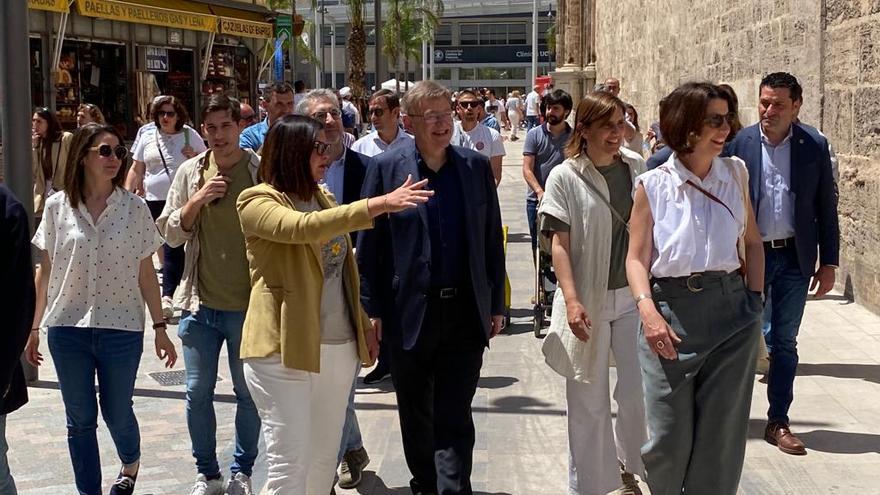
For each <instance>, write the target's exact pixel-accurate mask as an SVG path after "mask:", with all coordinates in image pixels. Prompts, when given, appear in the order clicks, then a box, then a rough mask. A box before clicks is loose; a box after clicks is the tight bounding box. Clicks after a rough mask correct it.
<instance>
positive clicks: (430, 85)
mask: <svg viewBox="0 0 880 495" xmlns="http://www.w3.org/2000/svg"><path fill="white" fill-rule="evenodd" d="M435 98H442V99H443V100H446V101H447V102H449V101H450V100H451V98H452V93H450V91H449V89H447V88H446V86H443V85H442V84H440V83H438V82H437V81H431V80H426V81H419V82H417V83H415V84H414V85H413V87H412V88H410V90H409V91H407V92H406V93H404V95H403V98H402V99H401V100H400V106H401V107H402V108H401V110H403V113H404V114H416V113H419V112H421V110H422V102H423V101H424V100H432V99H435ZM450 111H452V108H451V107H450Z"/></svg>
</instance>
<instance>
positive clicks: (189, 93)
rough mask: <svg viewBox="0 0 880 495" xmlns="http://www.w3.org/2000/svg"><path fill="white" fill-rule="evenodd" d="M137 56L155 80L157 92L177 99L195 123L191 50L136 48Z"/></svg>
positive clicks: (193, 72)
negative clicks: (157, 87)
mask: <svg viewBox="0 0 880 495" xmlns="http://www.w3.org/2000/svg"><path fill="white" fill-rule="evenodd" d="M138 56H139V57H142V58H141V60H142V61H144V63H145V64H146V65H145V67H146V70H147V71H149V72H150V73H151V74H152V75H153V77H154V78H155V79H156V84H157V85H158V86H159V92H160V93H161V94H163V95H171V96H174V97H175V98H177V99H179V100H180V101H181V102H182V103H183V106H184V107H185V108H186V111H187V113H189V117H190V119H192V120H193V121H195V118H196V116H195V112H196V105H195V102H194V98H193V91H194V88H195V87H197V86H198V85H197V84H196V83H195V74H196V69H195V65H194V61H193V56H194V54H193V52H192V50H173V49H170V48H160V47H138Z"/></svg>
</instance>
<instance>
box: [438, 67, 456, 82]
mask: <svg viewBox="0 0 880 495" xmlns="http://www.w3.org/2000/svg"><path fill="white" fill-rule="evenodd" d="M434 79H437V80H439V81H450V80H452V69H448V68H442V67H437V68H435V69H434Z"/></svg>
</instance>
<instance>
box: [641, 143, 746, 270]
mask: <svg viewBox="0 0 880 495" xmlns="http://www.w3.org/2000/svg"><path fill="white" fill-rule="evenodd" d="M745 167H746V165H745V162H743V161H742V160H740V159H739V158H736V157H732V158H715V160H714V161H713V162H712V168H711V169H710V170H709V174H708V175H707V176H706V178H705V179H703V180H700V178H699V177H697V176H696V175H694V174H693V172H691V171H690V170H688V169H687V168H685V166H684V165H683V164H682V163H681V161H679V160H678V159H677V157H676V155H675V154H674V153H673V155H672V156H671V157H670V158H669V161H667V162H666V163H664V164H663V165H661V166H659V167H657V168H656V169H654V170H651V171H649V172H646V173H644V174H642V175H641V176H639V177H638V178H637V179H636V180H637V181H638V182H639V183H641V184H643V185H644V186H645V193H646V194H647V196H648V204H649V205H650V208H651V216H652V217H653V219H654V232H653V238H654V249H653V253H652V255H651V274H652V275H653V276H655V277H684V276H688V275H690V274H692V273H700V272H705V271H724V272H731V271H734V270H737V269H738V268H739V267H740V262H739V256H738V255H737V250H736V242H737V239H738V238H739V236H740V235H741V234H742V232H743V229H745V221H746V207H745V202H744V201H745V200H744V198H743V194H742V187H741V185H740V182H739V181H738V179H737V177H744V178H746V180H748V179H747V177H748V175H747V174H748V172H747V171H746V168H745ZM735 174H742V175H735ZM688 180H691V181H692V182H693V183H694V184H696V185H698V186H700V187H702V188H703V189H706V190H707V191H709V192H710V193H712V194H713V195H715V197H717V198H718V199H720V200H721V201H723V202H724V204H726V205H727V207H728V208H730V210H731V211H732V212H733V216H731V214H730V213H729V212H728V211H727V209H725V208H724V207H723V206H721V205H720V204H718V203H716V202H715V201H713V200H711V199H709V198H708V197H707V196H706V195H705V194H703V193H702V192H700V191H699V190H698V189H697V188H695V187H693V186H691V185H690V184H688V183H687V181H688Z"/></svg>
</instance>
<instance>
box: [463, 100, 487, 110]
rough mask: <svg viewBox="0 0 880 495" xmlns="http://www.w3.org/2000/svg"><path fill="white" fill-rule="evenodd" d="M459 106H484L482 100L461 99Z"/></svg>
mask: <svg viewBox="0 0 880 495" xmlns="http://www.w3.org/2000/svg"><path fill="white" fill-rule="evenodd" d="M458 106H460V107H461V108H479V107H482V106H483V102H482V101H460V102H458Z"/></svg>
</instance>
